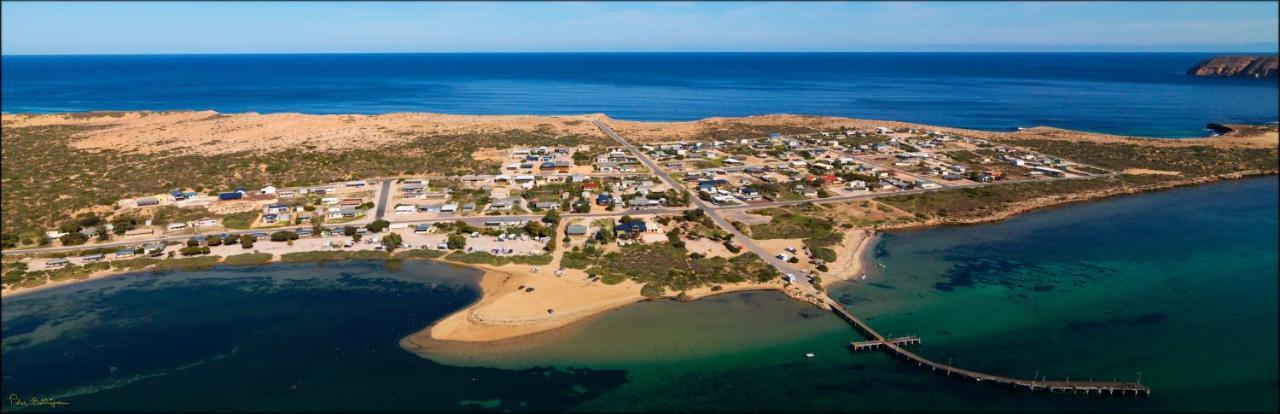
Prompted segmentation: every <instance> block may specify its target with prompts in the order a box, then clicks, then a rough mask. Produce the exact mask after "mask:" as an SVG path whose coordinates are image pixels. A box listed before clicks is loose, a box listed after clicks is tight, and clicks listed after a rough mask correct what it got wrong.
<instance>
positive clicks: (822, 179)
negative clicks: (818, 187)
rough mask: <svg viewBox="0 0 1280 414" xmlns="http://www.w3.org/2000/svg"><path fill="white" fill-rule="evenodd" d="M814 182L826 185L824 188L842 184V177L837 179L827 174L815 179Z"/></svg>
mask: <svg viewBox="0 0 1280 414" xmlns="http://www.w3.org/2000/svg"><path fill="white" fill-rule="evenodd" d="M813 181H815V182H818V183H821V184H822V185H824V186H827V185H832V184H836V183H839V182H840V177H836V176H834V175H831V174H827V175H823V176H818V177H814V180H813Z"/></svg>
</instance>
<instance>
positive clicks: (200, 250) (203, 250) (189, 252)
mask: <svg viewBox="0 0 1280 414" xmlns="http://www.w3.org/2000/svg"><path fill="white" fill-rule="evenodd" d="M178 253H182V255H183V256H194V255H197V254H209V248H208V247H201V246H187V247H183V248H181V249H178Z"/></svg>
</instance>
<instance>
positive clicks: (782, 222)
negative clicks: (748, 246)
mask: <svg viewBox="0 0 1280 414" xmlns="http://www.w3.org/2000/svg"><path fill="white" fill-rule="evenodd" d="M748 213H751V214H759V215H762V216H770V217H773V220H770V221H769V222H768V223H766V224H753V225H751V238H753V239H761V240H768V239H807V238H815V237H826V236H828V235H829V234H830V233H831V230H832V228H834V226H833V225H832V223H831V222H830V221H828V220H826V219H822V218H818V217H812V216H807V215H803V214H797V213H794V212H792V211H790V210H786V209H781V208H766V209H761V210H753V211H749V212H748Z"/></svg>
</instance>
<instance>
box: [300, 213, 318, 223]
mask: <svg viewBox="0 0 1280 414" xmlns="http://www.w3.org/2000/svg"><path fill="white" fill-rule="evenodd" d="M314 219H315V214H312V213H311V212H310V211H304V212H301V213H298V224H306V223H310V222H311V221H312V220H314Z"/></svg>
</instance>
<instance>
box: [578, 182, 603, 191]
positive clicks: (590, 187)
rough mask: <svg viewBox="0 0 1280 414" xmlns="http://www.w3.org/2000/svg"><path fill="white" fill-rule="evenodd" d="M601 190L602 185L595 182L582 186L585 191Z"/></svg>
mask: <svg viewBox="0 0 1280 414" xmlns="http://www.w3.org/2000/svg"><path fill="white" fill-rule="evenodd" d="M599 189H600V184H598V183H595V182H590V183H586V184H583V185H582V190H583V191H596V190H599Z"/></svg>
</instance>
